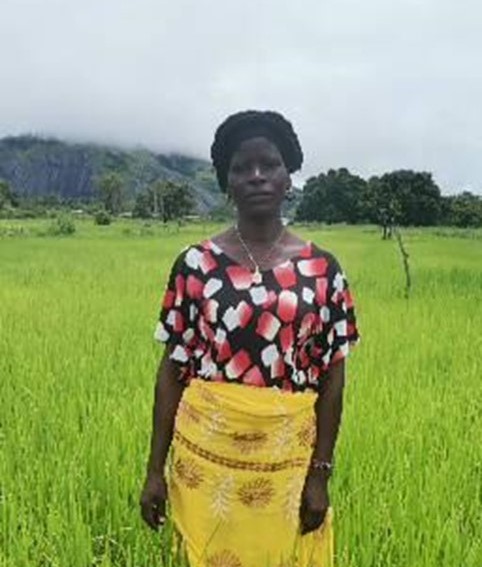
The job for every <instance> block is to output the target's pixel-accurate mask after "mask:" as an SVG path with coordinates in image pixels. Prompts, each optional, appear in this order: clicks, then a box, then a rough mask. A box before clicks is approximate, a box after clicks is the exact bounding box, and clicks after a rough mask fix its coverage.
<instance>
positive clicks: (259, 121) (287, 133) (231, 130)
mask: <svg viewBox="0 0 482 567" xmlns="http://www.w3.org/2000/svg"><path fill="white" fill-rule="evenodd" d="M257 137H263V138H267V139H268V140H270V141H271V142H272V143H273V144H274V145H275V146H276V147H277V148H278V150H279V152H280V154H281V157H282V158H283V162H284V164H285V167H286V169H287V170H288V172H289V173H293V172H294V171H297V170H298V169H300V167H301V164H302V163H303V152H302V150H301V146H300V143H299V141H298V137H297V135H296V133H295V131H294V130H293V126H292V125H291V123H290V122H288V120H286V118H284V117H283V116H282V115H281V114H279V113H278V112H273V111H269V110H268V111H259V110H245V111H243V112H237V113H236V114H233V115H231V116H229V117H228V118H227V119H226V120H225V121H224V122H223V123H222V124H221V125H220V126H219V128H218V129H217V130H216V134H215V136H214V142H213V144H212V146H211V159H212V162H213V165H214V168H215V170H216V175H217V178H218V183H219V186H220V188H221V190H222V191H226V187H227V184H228V170H229V165H230V163H231V158H232V157H233V154H234V152H235V151H236V150H237V149H238V148H239V145H240V144H241V142H243V141H244V140H247V139H250V138H257Z"/></svg>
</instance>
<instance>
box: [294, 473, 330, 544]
mask: <svg viewBox="0 0 482 567" xmlns="http://www.w3.org/2000/svg"><path fill="white" fill-rule="evenodd" d="M329 506H330V497H329V495H328V478H327V477H326V473H325V472H324V471H316V470H310V471H309V472H308V474H307V475H306V480H305V485H304V487H303V492H302V493H301V506H300V524H301V526H300V528H301V535H304V534H307V533H309V532H312V531H315V530H317V529H318V528H319V527H320V526H321V524H322V523H323V520H324V519H325V516H326V512H327V510H328V508H329Z"/></svg>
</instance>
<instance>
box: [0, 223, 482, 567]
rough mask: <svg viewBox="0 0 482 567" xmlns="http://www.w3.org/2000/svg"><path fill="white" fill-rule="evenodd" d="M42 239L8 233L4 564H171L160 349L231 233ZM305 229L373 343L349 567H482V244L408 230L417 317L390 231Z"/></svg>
mask: <svg viewBox="0 0 482 567" xmlns="http://www.w3.org/2000/svg"><path fill="white" fill-rule="evenodd" d="M43 224H44V221H42V222H39V221H17V222H16V223H12V222H10V223H7V222H6V221H3V223H0V228H1V227H2V226H3V228H4V231H3V234H4V238H1V239H0V394H1V396H0V448H1V455H0V517H1V535H0V565H2V567H3V566H5V567H37V566H38V567H40V566H42V567H47V566H49V567H50V566H52V567H53V566H55V567H57V566H58V567H88V566H94V565H95V566H102V567H107V566H116V567H120V566H132V567H134V566H135V567H153V566H155V565H163V564H164V565H169V564H170V559H169V554H168V553H167V552H166V550H164V551H163V550H162V548H163V545H162V544H163V538H164V539H166V537H167V536H166V535H159V534H155V533H151V532H150V531H149V530H148V529H147V528H145V527H144V526H143V525H142V523H141V520H140V517H139V513H138V496H139V490H140V487H141V483H142V481H143V475H144V467H145V461H146V456H147V450H148V442H149V433H150V420H151V415H150V414H151V405H152V389H153V383H154V375H155V370H156V366H157V362H158V359H159V357H160V354H161V352H160V347H159V345H157V344H155V343H154V341H153V339H152V333H153V329H154V326H155V322H156V318H157V311H158V304H159V300H160V297H161V295H162V292H163V287H164V284H165V281H166V277H167V274H168V270H169V267H170V264H171V262H172V260H173V258H174V256H175V255H176V253H177V252H178V251H179V250H180V248H181V247H182V246H184V245H185V244H188V243H190V242H194V241H197V240H199V239H201V238H203V237H205V236H208V235H211V234H212V233H213V232H215V231H217V230H219V228H220V227H214V226H209V225H190V226H188V227H183V228H181V229H180V230H179V231H178V230H176V229H174V228H170V229H164V228H162V227H159V226H154V225H152V226H146V225H142V224H140V223H136V222H134V221H124V222H118V223H115V224H114V225H112V226H109V227H94V225H93V223H92V221H83V222H80V221H79V222H78V223H77V224H78V229H77V232H76V233H75V234H74V235H73V236H70V237H65V238H62V237H57V238H55V237H46V236H43V237H42V236H37V234H38V232H42V226H43ZM7 225H8V227H7V228H8V230H6V229H5V228H6V226H7ZM20 226H22V227H23V231H20V230H19V227H20ZM295 230H298V232H299V234H301V235H302V236H305V237H307V238H310V239H312V240H313V241H315V242H316V243H317V244H319V245H320V246H322V247H325V248H327V249H328V250H330V251H332V252H334V253H335V255H336V256H337V257H338V259H339V260H340V262H341V264H342V266H343V267H344V268H345V271H346V273H347V275H348V278H349V281H350V283H351V286H352V289H353V291H354V295H355V300H356V306H357V313H358V320H359V326H360V331H361V333H362V342H361V343H360V345H359V346H358V347H357V349H356V350H355V351H353V354H352V356H351V358H350V359H349V362H348V385H347V389H346V398H345V399H346V401H345V411H344V419H343V426H342V432H341V435H340V438H339V443H338V446H337V470H336V474H335V476H334V477H333V480H332V484H331V496H332V503H333V506H334V509H335V516H336V540H337V541H336V549H337V557H338V560H337V567H378V566H380V567H382V566H383V567H481V565H482V512H481V511H482V495H481V492H482V443H481V434H480V432H481V431H482V409H481V408H482V388H481V377H482V364H481V354H482V335H481V329H482V306H481V303H482V302H481V299H482V297H481V292H482V232H480V231H479V232H477V231H472V232H467V231H465V232H464V231H454V230H448V229H437V230H436V229H431V230H428V229H427V230H415V229H412V230H406V231H404V232H403V234H404V239H405V243H406V247H407V249H408V251H409V253H410V261H411V268H412V276H413V290H412V295H411V297H410V299H409V300H408V301H407V300H406V299H405V298H404V274H403V270H402V265H401V257H400V253H399V250H398V248H397V245H396V243H395V242H389V241H382V240H381V239H380V235H379V233H378V230H377V229H375V228H374V227H357V228H349V227H318V228H306V227H305V228H303V227H300V228H299V229H297V228H295ZM8 234H10V236H9V237H8ZM164 547H165V546H164ZM163 558H164V563H163ZM260 567H262V566H260Z"/></svg>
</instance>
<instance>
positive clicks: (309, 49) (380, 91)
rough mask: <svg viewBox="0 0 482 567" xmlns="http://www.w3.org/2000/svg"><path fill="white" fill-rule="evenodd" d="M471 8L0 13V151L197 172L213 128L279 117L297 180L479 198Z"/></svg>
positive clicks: (477, 53)
mask: <svg viewBox="0 0 482 567" xmlns="http://www.w3.org/2000/svg"><path fill="white" fill-rule="evenodd" d="M481 29H482V3H481V2H480V0H458V1H456V0H395V1H392V2H390V1H389V0H363V1H362V0H300V1H298V2H294V1H291V2H282V1H281V0H265V1H263V0H243V1H236V2H232V1H231V2H230V1H229V0H170V1H169V2H167V1H166V0H75V1H74V0H0V77H1V79H0V97H1V98H0V136H4V135H7V134H21V133H34V134H48V135H53V136H56V137H59V138H63V139H65V138H67V139H74V140H83V141H96V142H109V143H114V144H121V145H124V146H126V145H127V146H135V145H144V146H147V147H149V148H152V149H154V150H159V151H182V152H186V153H189V154H191V155H196V156H200V157H205V158H207V157H208V156H209V146H210V144H211V140H212V137H213V133H214V130H215V128H216V126H217V125H218V123H219V122H220V121H222V120H223V119H224V118H225V116H226V115H228V114H229V113H231V112H234V111H236V110H241V109H247V108H258V109H268V108H269V109H276V110H279V111H281V112H283V113H284V114H285V115H286V116H287V117H288V118H289V119H290V120H291V121H292V122H293V124H294V126H295V129H296V131H297V132H298V135H299V137H300V140H301V143H302V146H303V150H304V153H305V163H304V167H303V170H302V172H301V178H306V177H308V176H309V175H312V174H316V173H318V172H320V171H321V170H326V169H328V168H331V167H341V166H345V167H348V168H349V169H350V170H352V171H353V172H356V173H359V174H361V175H363V176H365V177H366V176H369V175H372V174H377V173H382V172H384V171H388V170H392V169H400V168H413V169H423V170H428V171H432V172H433V173H434V176H435V180H436V181H437V182H438V183H439V185H440V186H441V188H442V190H443V191H444V192H454V191H460V190H462V189H469V190H472V191H475V192H478V193H482V111H481V106H482V62H481V61H482V33H481Z"/></svg>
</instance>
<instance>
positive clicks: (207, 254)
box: [154, 240, 360, 391]
mask: <svg viewBox="0 0 482 567" xmlns="http://www.w3.org/2000/svg"><path fill="white" fill-rule="evenodd" d="M262 276H263V277H262V281H261V283H259V284H257V283H255V282H254V281H253V272H252V271H251V270H250V269H249V268H247V267H245V266H242V265H240V264H239V263H238V262H236V261H235V260H233V259H232V258H231V257H230V256H228V255H227V254H226V253H225V252H224V251H223V250H222V249H221V248H220V247H219V246H218V245H217V244H215V243H214V242H213V241H212V240H205V241H203V242H201V243H199V244H196V245H192V246H189V247H187V248H186V249H184V250H183V251H182V252H181V253H180V254H179V256H178V257H177V259H176V261H175V262H174V264H173V267H172V270H171V274H170V277H169V281H168V285H167V289H166V290H165V293H164V298H163V301H162V307H161V312H160V317H159V322H158V324H157V328H156V331H155V335H154V336H155V339H156V340H158V341H160V342H163V343H168V344H170V345H171V346H172V349H171V354H170V358H171V359H172V360H174V361H176V362H177V363H178V364H179V365H180V366H181V374H180V376H181V379H183V380H186V381H189V380H190V379H192V378H202V379H205V380H217V381H228V382H237V383H241V384H246V385H251V386H270V387H278V388H281V389H283V390H291V391H302V390H305V389H306V388H311V389H314V390H318V389H319V387H320V385H321V383H322V380H323V379H324V378H325V377H326V375H327V372H328V369H329V368H330V366H331V365H332V364H333V363H335V362H336V361H338V360H340V359H342V358H343V357H345V356H347V354H348V353H349V347H350V346H351V345H354V344H356V343H357V342H358V341H359V338H360V337H359V334H358V330H357V325H356V318H355V310H354V305H353V298H352V295H351V293H350V290H349V287H348V283H347V280H346V277H345V275H344V273H343V271H342V269H341V267H340V265H339V263H338V261H337V260H336V258H335V257H334V256H333V255H332V254H330V253H329V252H326V251H325V250H322V249H320V248H318V247H317V246H316V245H315V244H314V243H312V242H307V243H306V245H305V246H304V247H303V249H302V250H301V251H300V252H299V253H298V254H297V255H296V256H294V257H292V258H290V259H289V260H286V261H284V262H283V263H281V264H279V265H278V266H276V267H274V268H272V269H269V270H264V271H263V272H262Z"/></svg>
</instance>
